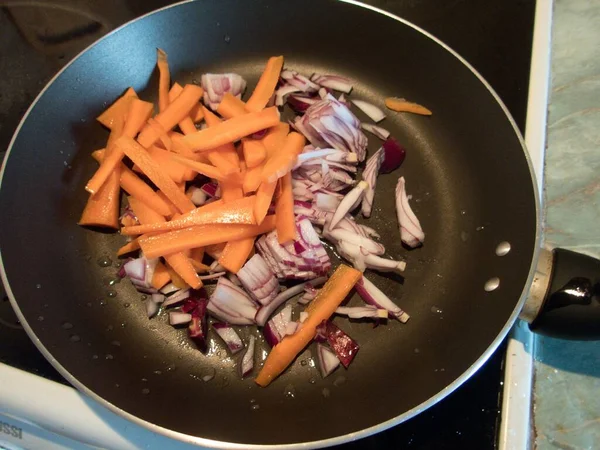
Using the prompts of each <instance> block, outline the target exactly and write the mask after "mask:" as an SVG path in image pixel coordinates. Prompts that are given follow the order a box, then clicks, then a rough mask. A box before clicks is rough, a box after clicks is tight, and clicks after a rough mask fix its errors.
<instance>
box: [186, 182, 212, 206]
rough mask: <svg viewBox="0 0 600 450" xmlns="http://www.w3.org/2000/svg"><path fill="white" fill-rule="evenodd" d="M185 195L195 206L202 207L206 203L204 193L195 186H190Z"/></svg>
mask: <svg viewBox="0 0 600 450" xmlns="http://www.w3.org/2000/svg"><path fill="white" fill-rule="evenodd" d="M187 194H188V195H189V197H190V200H191V201H192V203H193V204H194V205H195V206H202V205H204V204H205V203H206V200H207V198H208V196H207V194H206V192H204V191H203V190H202V188H199V187H196V186H190V187H189V188H188V190H187Z"/></svg>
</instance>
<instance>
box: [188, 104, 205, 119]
mask: <svg viewBox="0 0 600 450" xmlns="http://www.w3.org/2000/svg"><path fill="white" fill-rule="evenodd" d="M190 117H191V119H192V122H194V123H199V122H202V120H203V119H204V111H203V110H202V104H201V103H198V104H197V105H195V106H194V107H193V108H192V110H191V111H190Z"/></svg>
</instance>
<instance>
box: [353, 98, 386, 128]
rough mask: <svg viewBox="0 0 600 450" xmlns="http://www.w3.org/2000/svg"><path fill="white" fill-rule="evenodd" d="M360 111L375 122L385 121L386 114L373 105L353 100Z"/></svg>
mask: <svg viewBox="0 0 600 450" xmlns="http://www.w3.org/2000/svg"><path fill="white" fill-rule="evenodd" d="M351 102H352V103H354V106H356V107H357V108H358V109H360V110H361V111H362V112H364V113H365V114H366V115H367V116H369V119H371V120H372V121H373V122H375V123H377V122H381V121H382V120H383V119H385V113H384V112H383V111H382V110H381V109H379V108H378V107H377V106H375V105H374V104H372V103H369V102H366V101H364V100H351Z"/></svg>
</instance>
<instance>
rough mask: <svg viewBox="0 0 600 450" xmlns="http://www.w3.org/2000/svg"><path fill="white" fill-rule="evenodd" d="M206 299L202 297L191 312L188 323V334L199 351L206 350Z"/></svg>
mask: <svg viewBox="0 0 600 450" xmlns="http://www.w3.org/2000/svg"><path fill="white" fill-rule="evenodd" d="M207 304H208V301H207V300H206V299H205V298H203V299H201V300H199V301H198V305H197V307H196V309H195V310H194V313H193V314H192V321H191V322H190V324H189V325H188V336H189V337H190V338H191V339H192V340H193V341H194V342H195V343H196V346H197V347H198V348H199V349H200V351H201V352H203V353H204V352H206V349H207V348H208V346H207V332H208V321H207V317H206V310H207Z"/></svg>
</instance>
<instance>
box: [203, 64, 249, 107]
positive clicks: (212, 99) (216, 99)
mask: <svg viewBox="0 0 600 450" xmlns="http://www.w3.org/2000/svg"><path fill="white" fill-rule="evenodd" d="M200 84H201V85H202V88H203V89H204V103H206V104H207V105H208V106H210V108H211V109H212V110H213V111H214V110H216V109H217V107H218V106H219V103H221V100H223V96H224V95H225V94H226V93H227V92H230V93H231V95H233V96H235V97H237V98H241V96H242V93H243V92H244V90H245V89H246V81H245V80H244V79H243V78H242V77H241V76H240V75H238V74H235V73H223V74H216V73H205V74H204V75H202V77H201V79H200Z"/></svg>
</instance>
